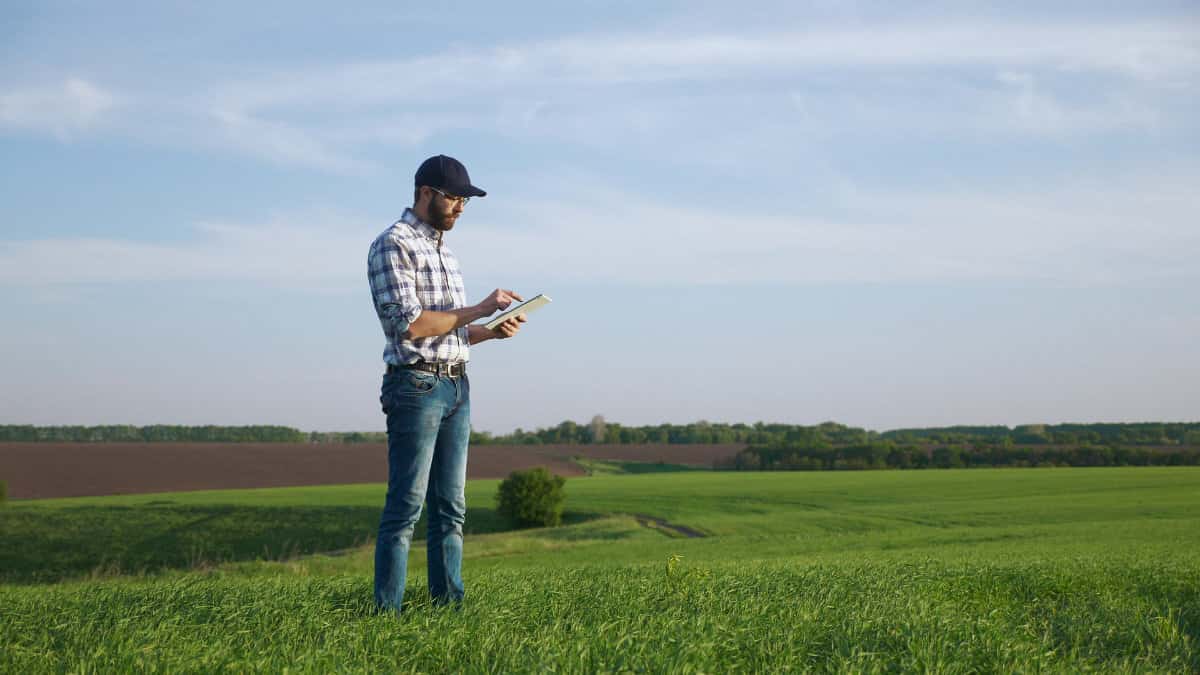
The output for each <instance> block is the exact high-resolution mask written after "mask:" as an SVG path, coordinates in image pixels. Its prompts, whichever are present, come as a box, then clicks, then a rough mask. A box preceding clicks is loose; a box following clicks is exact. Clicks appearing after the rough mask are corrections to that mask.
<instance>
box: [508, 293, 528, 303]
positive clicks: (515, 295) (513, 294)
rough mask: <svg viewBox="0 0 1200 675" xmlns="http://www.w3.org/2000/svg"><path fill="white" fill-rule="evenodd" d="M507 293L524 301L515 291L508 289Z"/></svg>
mask: <svg viewBox="0 0 1200 675" xmlns="http://www.w3.org/2000/svg"><path fill="white" fill-rule="evenodd" d="M508 294H509V295H511V296H513V297H514V298H516V299H517V300H520V301H521V302H525V298H522V297H521V296H520V295H517V294H516V293H514V292H512V291H509V292H508Z"/></svg>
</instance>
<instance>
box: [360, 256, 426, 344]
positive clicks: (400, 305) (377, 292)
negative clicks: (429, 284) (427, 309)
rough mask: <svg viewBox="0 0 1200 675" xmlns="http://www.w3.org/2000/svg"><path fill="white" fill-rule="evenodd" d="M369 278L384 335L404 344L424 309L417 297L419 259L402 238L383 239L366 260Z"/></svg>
mask: <svg viewBox="0 0 1200 675" xmlns="http://www.w3.org/2000/svg"><path fill="white" fill-rule="evenodd" d="M367 278H368V279H369V280H370V282H371V294H372V295H373V296H374V298H375V312H376V313H377V314H378V315H379V322H380V324H381V325H382V326H383V331H384V333H385V334H386V335H387V336H388V337H390V338H391V339H392V340H393V341H395V342H399V341H401V340H403V339H404V334H405V333H406V332H407V331H408V327H409V326H410V325H411V324H412V322H413V321H416V320H417V317H418V316H420V315H421V311H422V309H424V308H423V307H422V306H421V300H420V298H419V297H418V296H417V272H416V257H415V256H414V255H413V253H412V251H410V250H409V249H408V248H407V247H405V246H404V244H403V242H401V241H400V240H399V238H397V237H391V236H384V237H380V238H379V239H378V240H377V241H376V242H375V246H372V247H371V252H370V255H369V256H368V257H367Z"/></svg>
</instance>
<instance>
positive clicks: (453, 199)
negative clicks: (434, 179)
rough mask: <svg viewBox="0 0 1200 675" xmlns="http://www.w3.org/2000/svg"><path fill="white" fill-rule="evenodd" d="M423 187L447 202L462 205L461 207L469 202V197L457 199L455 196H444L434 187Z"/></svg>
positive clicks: (443, 193)
mask: <svg viewBox="0 0 1200 675" xmlns="http://www.w3.org/2000/svg"><path fill="white" fill-rule="evenodd" d="M425 187H427V188H429V189H430V190H433V191H434V192H436V193H438V194H439V195H441V196H442V197H443V198H444V199H445V200H446V201H448V202H453V203H455V204H462V205H463V206H466V205H467V202H469V201H471V198H470V197H459V196H457V195H451V194H446V193H445V192H442V191H441V190H439V189H437V188H435V187H432V186H429V185H426V186H425Z"/></svg>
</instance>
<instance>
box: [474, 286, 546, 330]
mask: <svg viewBox="0 0 1200 675" xmlns="http://www.w3.org/2000/svg"><path fill="white" fill-rule="evenodd" d="M548 304H550V296H548V295H543V294H541V293H538V294H537V295H535V296H533V297H532V298H530V299H528V300H526V301H525V302H522V303H521V304H519V305H513V306H512V307H509V308H508V309H506V310H504V311H503V312H500V313H499V314H497V315H496V316H495V317H493V318H491V319H488V322H487V323H485V324H483V325H484V327H485V328H487V329H488V330H496V326H499V325H500V324H502V323H504V322H505V321H507V320H509V319H511V318H513V317H514V316H516V315H518V314H528V313H530V312H532V311H533V310H535V309H538V308H540V307H541V306H542V305H548Z"/></svg>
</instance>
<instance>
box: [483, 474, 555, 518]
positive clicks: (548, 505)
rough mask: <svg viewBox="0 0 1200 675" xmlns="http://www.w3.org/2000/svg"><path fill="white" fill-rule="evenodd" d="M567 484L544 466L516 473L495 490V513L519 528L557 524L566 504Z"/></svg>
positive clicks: (510, 475)
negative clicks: (565, 489) (497, 512)
mask: <svg viewBox="0 0 1200 675" xmlns="http://www.w3.org/2000/svg"><path fill="white" fill-rule="evenodd" d="M566 482H567V479H566V478H563V477H562V476H555V475H554V474H552V473H550V471H548V470H547V469H546V467H544V466H539V467H535V468H533V469H528V470H525V471H513V472H512V473H510V474H509V475H508V478H505V479H504V480H503V481H502V482H501V483H500V487H499V489H498V490H497V491H496V510H497V511H499V512H500V515H502V516H504V517H506V518H508V519H509V520H510V521H511V522H512V523H513V524H515V525H516V526H518V527H539V526H553V525H558V524H560V523H562V514H563V505H564V503H565V502H566V493H565V492H564V491H563V486H564V485H565V484H566Z"/></svg>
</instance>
